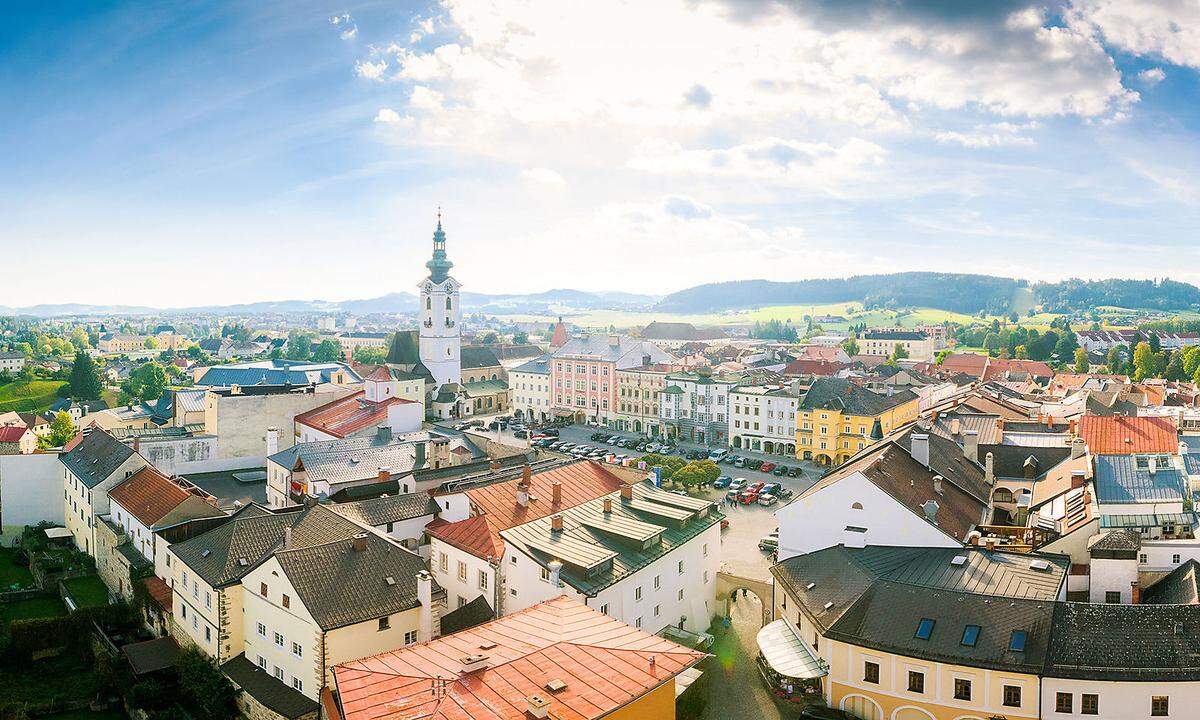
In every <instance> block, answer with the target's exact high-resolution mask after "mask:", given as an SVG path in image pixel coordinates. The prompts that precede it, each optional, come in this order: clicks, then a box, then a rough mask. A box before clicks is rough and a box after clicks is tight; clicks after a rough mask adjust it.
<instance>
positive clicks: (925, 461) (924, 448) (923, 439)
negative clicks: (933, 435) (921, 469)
mask: <svg viewBox="0 0 1200 720" xmlns="http://www.w3.org/2000/svg"><path fill="white" fill-rule="evenodd" d="M910 437H911V442H912V458H913V460H916V461H917V462H919V463H921V464H922V465H924V466H925V467H929V436H928V435H926V434H925V433H913V434H912V435H911V436H910Z"/></svg>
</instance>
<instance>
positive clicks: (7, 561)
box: [0, 548, 33, 591]
mask: <svg viewBox="0 0 1200 720" xmlns="http://www.w3.org/2000/svg"><path fill="white" fill-rule="evenodd" d="M16 556H17V551H16V550H13V549H11V548H0V591H3V590H21V589H23V588H28V587H33V575H32V574H31V573H30V572H29V568H27V567H21V566H20V565H17V564H16V563H15V562H14V561H13V560H14V558H16Z"/></svg>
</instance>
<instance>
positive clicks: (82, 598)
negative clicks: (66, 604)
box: [63, 575, 108, 608]
mask: <svg viewBox="0 0 1200 720" xmlns="http://www.w3.org/2000/svg"><path fill="white" fill-rule="evenodd" d="M63 585H64V586H66V589H67V594H68V595H70V596H71V598H72V599H73V600H75V604H76V605H78V606H79V607H81V608H84V607H100V606H101V605H107V604H108V588H107V587H106V586H105V585H104V581H103V580H101V579H100V576H99V575H85V576H83V577H77V578H71V579H70V580H63Z"/></svg>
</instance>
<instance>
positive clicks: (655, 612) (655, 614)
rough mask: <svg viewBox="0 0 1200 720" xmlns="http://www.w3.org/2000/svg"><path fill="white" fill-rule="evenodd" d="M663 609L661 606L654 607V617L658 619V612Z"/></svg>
mask: <svg viewBox="0 0 1200 720" xmlns="http://www.w3.org/2000/svg"><path fill="white" fill-rule="evenodd" d="M661 608H662V606H661V605H655V606H654V617H658V611H659V610H660V609H661Z"/></svg>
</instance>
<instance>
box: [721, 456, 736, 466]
mask: <svg viewBox="0 0 1200 720" xmlns="http://www.w3.org/2000/svg"><path fill="white" fill-rule="evenodd" d="M737 461H738V456H737V455H726V456H725V459H724V460H722V461H721V462H725V463H729V464H730V465H732V464H734V463H735V462H737Z"/></svg>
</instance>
